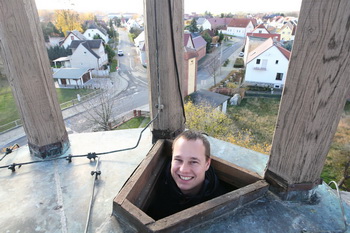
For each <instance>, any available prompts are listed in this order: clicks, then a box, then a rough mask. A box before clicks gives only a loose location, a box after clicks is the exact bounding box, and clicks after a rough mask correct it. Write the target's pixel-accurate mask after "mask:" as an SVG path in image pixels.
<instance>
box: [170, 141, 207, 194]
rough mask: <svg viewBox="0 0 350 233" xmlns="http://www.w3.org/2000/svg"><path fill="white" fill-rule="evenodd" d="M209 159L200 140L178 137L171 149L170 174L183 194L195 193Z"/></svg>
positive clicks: (202, 178) (200, 183)
mask: <svg viewBox="0 0 350 233" xmlns="http://www.w3.org/2000/svg"><path fill="white" fill-rule="evenodd" d="M209 165H210V159H208V160H207V159H206V157H205V147H204V145H203V142H202V140H200V139H197V140H187V139H185V138H182V137H181V138H179V139H178V140H177V141H176V142H175V144H174V149H173V156H172V161H171V169H170V172H171V176H172V177H173V179H174V181H175V182H176V184H177V186H178V187H179V189H180V190H181V191H182V193H183V194H189V195H195V194H197V193H198V192H199V190H200V188H201V186H202V183H203V181H204V179H205V172H206V171H207V170H208V168H209Z"/></svg>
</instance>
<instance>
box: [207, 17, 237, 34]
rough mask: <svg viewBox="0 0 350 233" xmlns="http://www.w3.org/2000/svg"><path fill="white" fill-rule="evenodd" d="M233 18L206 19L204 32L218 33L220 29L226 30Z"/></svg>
mask: <svg viewBox="0 0 350 233" xmlns="http://www.w3.org/2000/svg"><path fill="white" fill-rule="evenodd" d="M231 20H232V18H209V19H205V20H204V22H203V24H202V26H203V30H206V29H208V30H211V31H216V30H219V29H224V28H226V27H227V26H228V24H229V23H230V22H231Z"/></svg>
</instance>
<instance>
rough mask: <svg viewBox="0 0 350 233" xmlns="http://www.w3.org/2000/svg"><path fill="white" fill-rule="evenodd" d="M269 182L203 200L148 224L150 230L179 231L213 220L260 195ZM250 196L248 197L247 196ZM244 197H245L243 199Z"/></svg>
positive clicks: (263, 192)
mask: <svg viewBox="0 0 350 233" xmlns="http://www.w3.org/2000/svg"><path fill="white" fill-rule="evenodd" d="M268 186H269V184H268V183H267V182H266V181H264V180H261V181H258V182H256V183H254V184H251V185H248V186H246V187H243V188H241V189H238V190H235V191H232V192H230V193H227V194H224V195H221V196H220V197H217V198H214V199H212V200H209V201H206V202H203V203H201V204H199V205H196V206H194V207H191V208H189V209H186V210H183V211H181V212H178V213H176V214H173V215H170V216H168V217H166V218H163V219H160V220H158V221H156V222H154V223H150V224H148V228H149V229H151V230H152V232H181V231H184V230H188V229H190V228H191V227H194V226H196V225H198V224H200V223H203V222H205V221H208V220H213V219H214V218H216V217H219V216H220V215H222V214H225V213H227V212H228V211H231V210H233V209H234V208H237V207H239V206H242V205H244V204H246V203H248V202H250V201H252V200H255V199H256V198H259V197H262V196H263V195H264V194H265V193H266V192H267V190H268ZM249 196H250V197H251V198H248V197H249ZM244 198H245V199H244Z"/></svg>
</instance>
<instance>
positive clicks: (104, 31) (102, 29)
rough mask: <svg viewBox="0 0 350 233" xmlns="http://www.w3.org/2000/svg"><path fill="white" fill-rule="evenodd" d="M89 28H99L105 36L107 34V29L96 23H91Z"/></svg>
mask: <svg viewBox="0 0 350 233" xmlns="http://www.w3.org/2000/svg"><path fill="white" fill-rule="evenodd" d="M88 29H97V30H99V31H100V32H102V33H103V34H104V35H105V36H107V31H106V30H105V29H104V28H103V27H99V26H97V25H96V24H90V26H89V28H88Z"/></svg>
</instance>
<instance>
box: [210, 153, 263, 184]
mask: <svg viewBox="0 0 350 233" xmlns="http://www.w3.org/2000/svg"><path fill="white" fill-rule="evenodd" d="M211 165H212V166H213V167H214V169H215V172H216V174H217V176H218V177H219V179H220V180H222V181H224V182H226V183H228V184H231V185H233V186H235V187H237V188H241V187H244V186H246V185H249V184H252V183H254V182H256V181H258V180H262V179H263V178H262V177H261V176H259V175H258V174H257V173H254V172H251V171H249V170H247V169H245V168H243V167H239V166H237V165H235V164H233V163H229V162H227V161H225V160H223V159H220V158H218V157H215V156H212V160H211Z"/></svg>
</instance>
